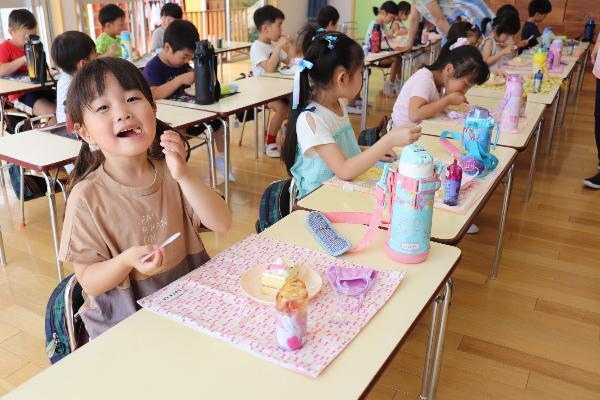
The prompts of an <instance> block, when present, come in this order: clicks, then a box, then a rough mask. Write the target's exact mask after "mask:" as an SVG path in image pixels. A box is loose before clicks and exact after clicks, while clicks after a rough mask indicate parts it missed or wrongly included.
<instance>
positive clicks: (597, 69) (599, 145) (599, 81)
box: [583, 33, 600, 189]
mask: <svg viewBox="0 0 600 400" xmlns="http://www.w3.org/2000/svg"><path fill="white" fill-rule="evenodd" d="M599 48H600V33H599V34H598V37H597V38H596V44H595V45H594V48H593V49H592V53H591V59H592V64H594V68H593V70H592V73H593V74H594V78H596V102H595V110H594V129H595V133H596V151H597V152H598V153H597V156H598V165H597V166H596V168H597V169H596V171H597V173H596V175H594V176H592V177H590V178H587V179H584V180H583V184H584V186H587V187H589V188H591V189H600V58H599V57H598V50H599Z"/></svg>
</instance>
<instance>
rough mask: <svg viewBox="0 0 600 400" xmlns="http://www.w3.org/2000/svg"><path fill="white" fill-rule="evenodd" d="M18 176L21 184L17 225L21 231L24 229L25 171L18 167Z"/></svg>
mask: <svg viewBox="0 0 600 400" xmlns="http://www.w3.org/2000/svg"><path fill="white" fill-rule="evenodd" d="M19 175H20V179H21V182H20V183H19V187H20V193H21V196H20V199H19V206H20V209H21V224H20V225H19V228H20V229H23V228H25V170H24V169H23V167H21V166H19Z"/></svg>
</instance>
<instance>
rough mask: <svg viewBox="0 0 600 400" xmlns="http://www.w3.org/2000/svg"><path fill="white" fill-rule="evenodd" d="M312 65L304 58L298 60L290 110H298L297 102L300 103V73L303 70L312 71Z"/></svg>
mask: <svg viewBox="0 0 600 400" xmlns="http://www.w3.org/2000/svg"><path fill="white" fill-rule="evenodd" d="M312 67H314V64H313V63H311V62H310V61H308V60H305V59H304V58H301V59H300V62H299V63H298V66H297V67H296V73H295V74H294V91H293V92H292V109H294V110H295V109H296V108H298V102H299V101H300V73H301V72H302V71H304V70H305V69H312Z"/></svg>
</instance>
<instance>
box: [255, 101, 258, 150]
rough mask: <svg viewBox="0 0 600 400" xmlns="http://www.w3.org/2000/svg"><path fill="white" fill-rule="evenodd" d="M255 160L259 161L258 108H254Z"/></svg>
mask: <svg viewBox="0 0 600 400" xmlns="http://www.w3.org/2000/svg"><path fill="white" fill-rule="evenodd" d="M254 159H255V160H258V108H256V107H254Z"/></svg>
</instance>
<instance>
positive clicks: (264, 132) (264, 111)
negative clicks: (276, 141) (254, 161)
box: [258, 104, 267, 154]
mask: <svg viewBox="0 0 600 400" xmlns="http://www.w3.org/2000/svg"><path fill="white" fill-rule="evenodd" d="M266 140H267V106H266V104H263V105H262V133H261V135H260V138H259V141H258V143H259V144H260V148H261V154H266V153H267V148H266V145H265V141H266Z"/></svg>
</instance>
